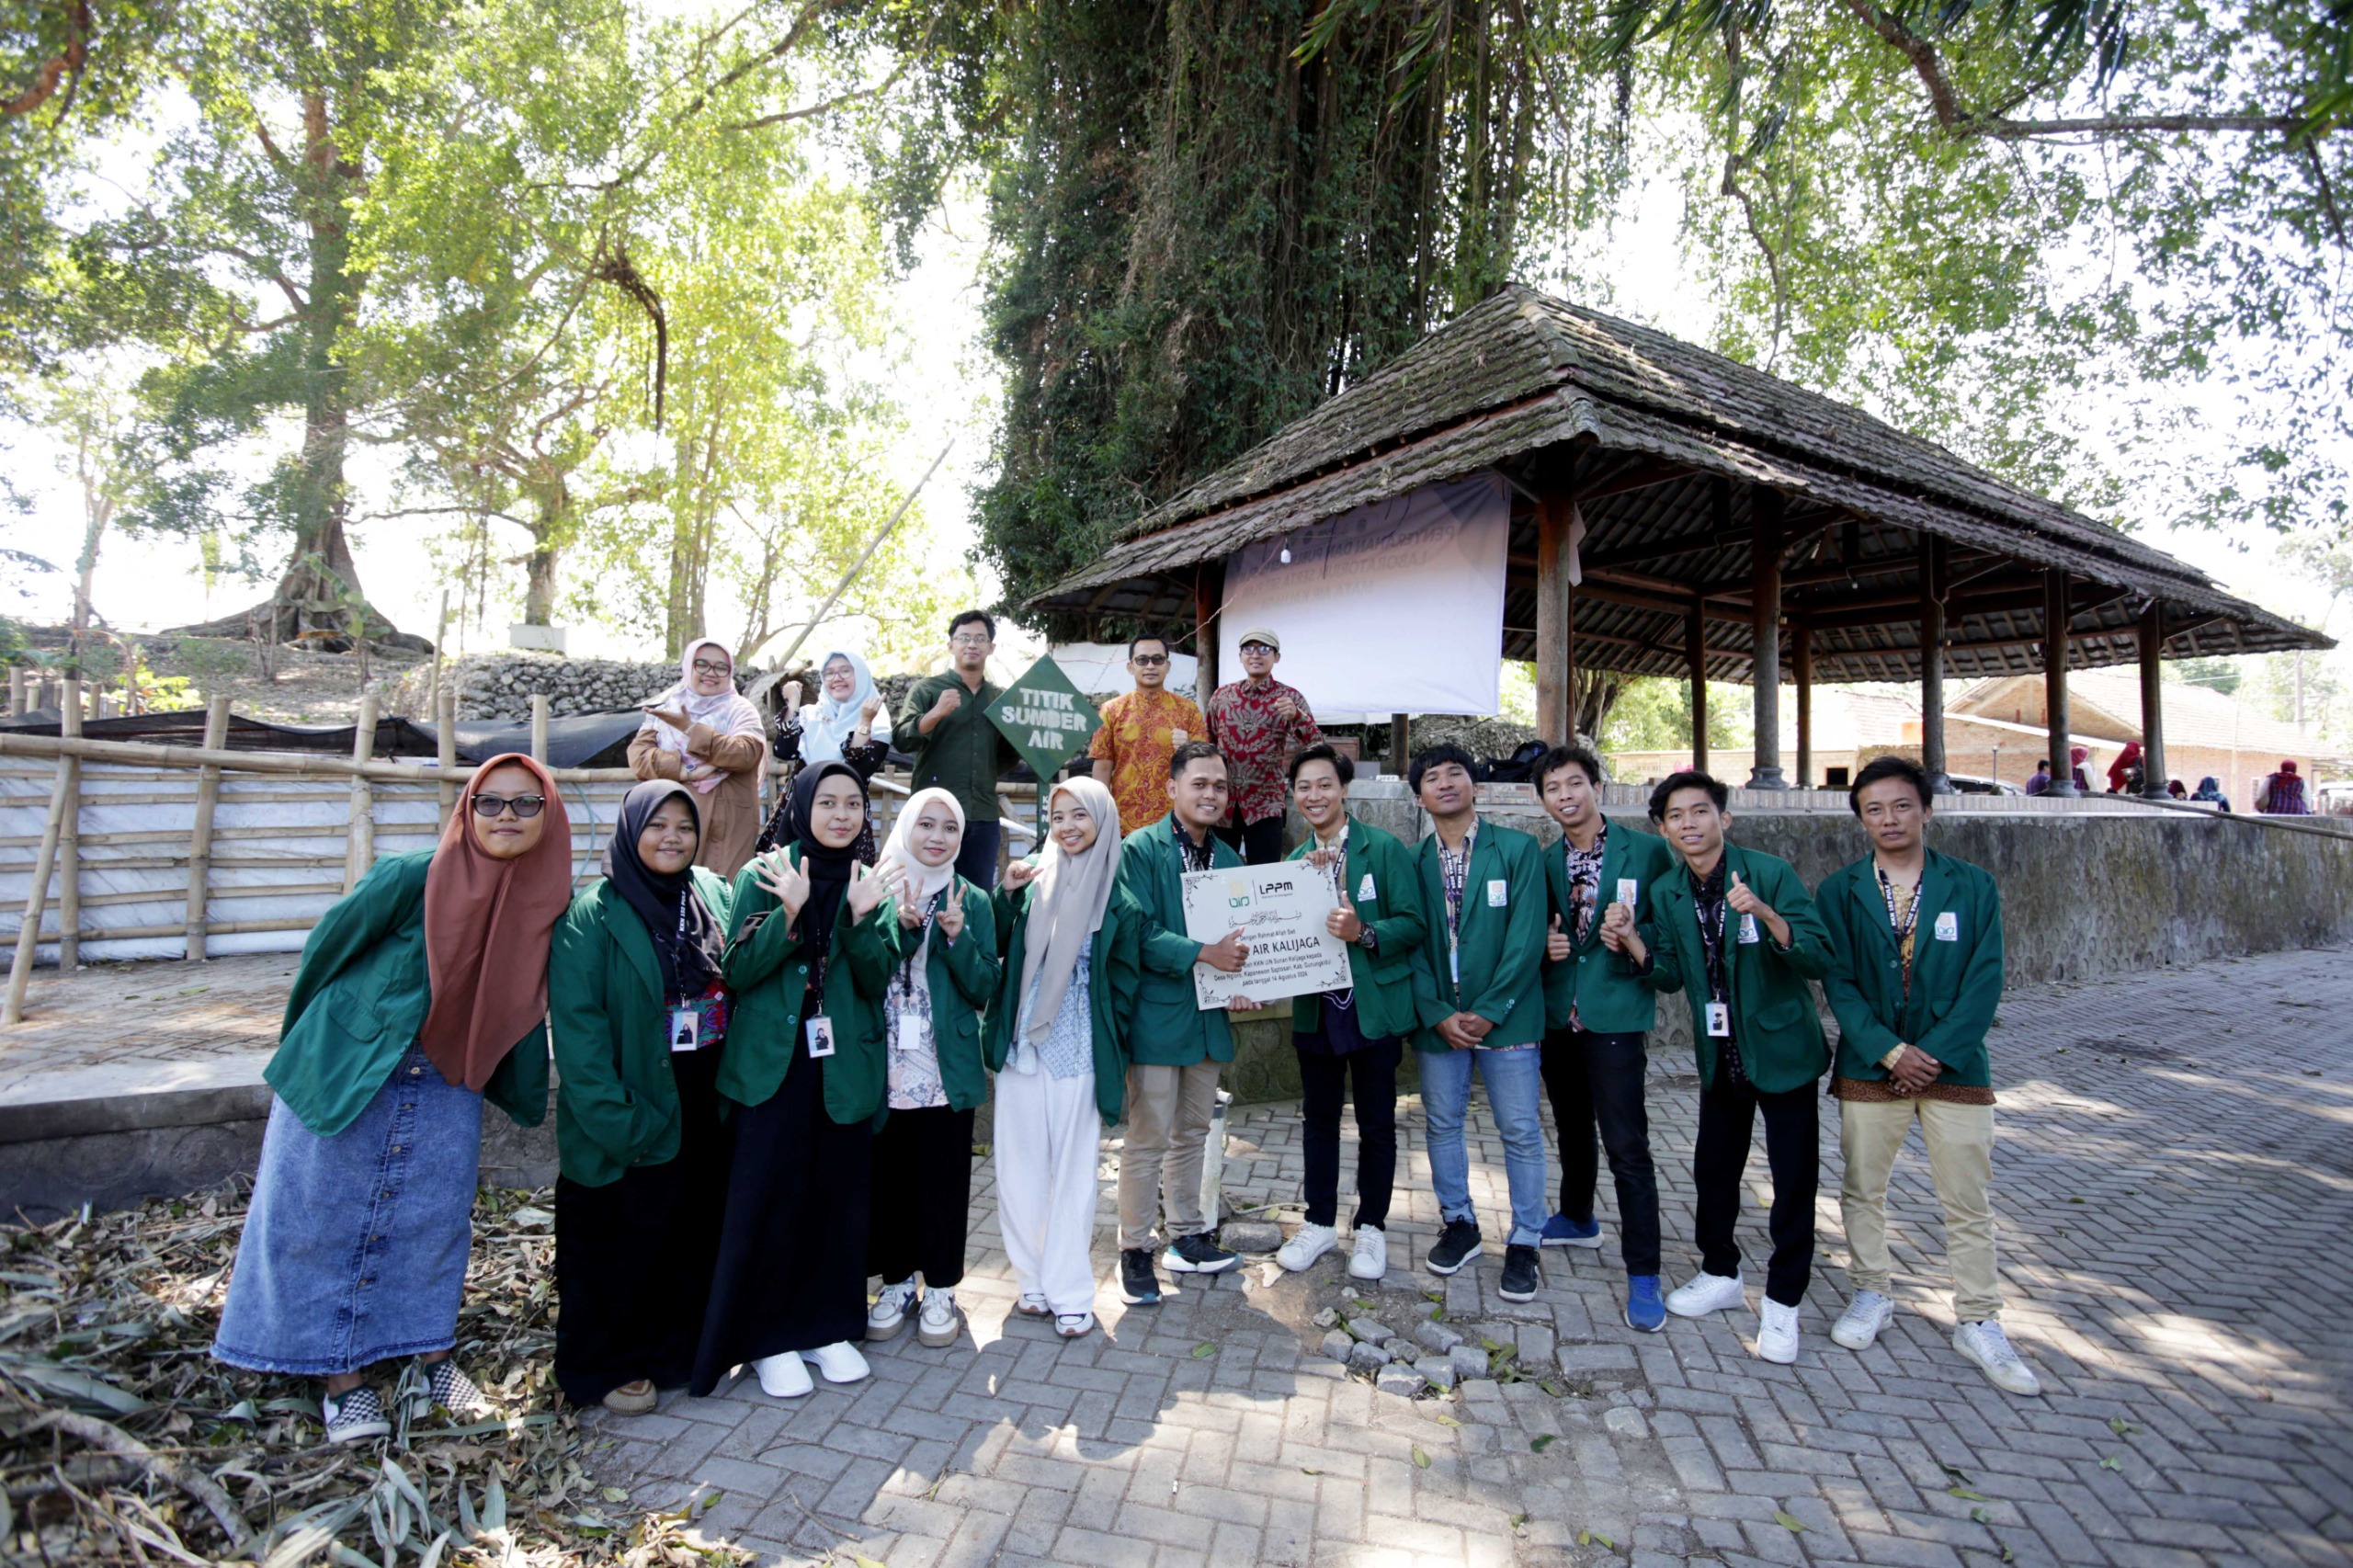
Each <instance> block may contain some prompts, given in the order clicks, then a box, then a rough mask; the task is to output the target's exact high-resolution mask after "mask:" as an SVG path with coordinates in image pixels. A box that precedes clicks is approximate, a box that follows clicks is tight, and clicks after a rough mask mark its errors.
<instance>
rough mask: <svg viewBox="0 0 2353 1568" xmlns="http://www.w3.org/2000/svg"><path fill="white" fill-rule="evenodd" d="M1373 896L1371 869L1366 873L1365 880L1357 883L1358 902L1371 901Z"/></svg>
mask: <svg viewBox="0 0 2353 1568" xmlns="http://www.w3.org/2000/svg"><path fill="white" fill-rule="evenodd" d="M1373 896H1374V895H1373V891H1372V873H1371V872H1370V871H1367V872H1366V873H1365V874H1364V880H1363V881H1359V882H1358V883H1357V902H1358V903H1371V902H1372V900H1373Z"/></svg>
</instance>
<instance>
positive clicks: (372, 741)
mask: <svg viewBox="0 0 2353 1568" xmlns="http://www.w3.org/2000/svg"><path fill="white" fill-rule="evenodd" d="M375 755H376V694H375V693H374V692H372V691H366V692H362V693H360V695H359V722H358V724H357V725H355V726H354V727H353V731H352V737H351V760H352V761H354V762H356V763H359V764H362V765H363V766H364V765H365V764H366V763H367V762H368V760H369V758H370V757H372V756H375ZM343 844H344V848H343V891H344V892H350V891H351V890H352V889H353V888H354V887H356V886H357V885H358V881H359V879H360V878H362V877H364V876H366V875H367V874H368V869H369V867H370V866H373V865H374V864H375V863H376V791H375V790H374V788H373V787H372V786H370V785H369V782H368V775H367V774H366V773H364V772H359V771H357V770H355V771H354V772H353V773H352V775H351V823H350V826H349V827H348V828H347V829H346V830H345V835H344V841H343Z"/></svg>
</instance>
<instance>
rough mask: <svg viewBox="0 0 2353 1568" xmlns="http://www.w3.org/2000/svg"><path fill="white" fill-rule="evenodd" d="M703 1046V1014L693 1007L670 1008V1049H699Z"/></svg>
mask: <svg viewBox="0 0 2353 1568" xmlns="http://www.w3.org/2000/svg"><path fill="white" fill-rule="evenodd" d="M701 1048H702V1014H701V1013H700V1012H699V1011H697V1010H696V1009H695V1008H692V1007H673V1008H671V1009H670V1049H671V1050H673V1051H699V1050H700V1049H701Z"/></svg>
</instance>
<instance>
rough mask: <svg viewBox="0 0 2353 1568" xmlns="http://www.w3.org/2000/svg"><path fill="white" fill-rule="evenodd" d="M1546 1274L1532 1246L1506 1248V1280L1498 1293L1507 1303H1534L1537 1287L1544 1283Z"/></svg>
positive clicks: (1498, 1289) (1498, 1288)
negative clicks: (1539, 1264)
mask: <svg viewBox="0 0 2353 1568" xmlns="http://www.w3.org/2000/svg"><path fill="white" fill-rule="evenodd" d="M1543 1278H1544V1272H1543V1270H1542V1269H1541V1268H1540V1267H1538V1266H1537V1261H1536V1249H1535V1248H1534V1247H1531V1246H1507V1247H1506V1248H1504V1280H1503V1284H1502V1285H1500V1286H1499V1287H1497V1291H1496V1293H1497V1294H1499V1295H1501V1296H1502V1297H1503V1299H1504V1300H1505V1301H1534V1300H1535V1299H1536V1287H1537V1286H1538V1285H1540V1284H1541V1283H1542V1282H1543Z"/></svg>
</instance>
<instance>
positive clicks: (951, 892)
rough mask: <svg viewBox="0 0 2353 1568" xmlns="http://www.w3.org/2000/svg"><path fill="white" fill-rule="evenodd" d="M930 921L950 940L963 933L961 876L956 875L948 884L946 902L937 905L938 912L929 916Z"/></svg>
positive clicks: (962, 881) (962, 884)
mask: <svg viewBox="0 0 2353 1568" xmlns="http://www.w3.org/2000/svg"><path fill="white" fill-rule="evenodd" d="M931 923H932V924H933V925H935V926H938V927H939V934H940V935H941V936H943V937H947V938H948V939H949V941H951V942H952V941H954V940H955V939H956V938H957V937H961V936H962V935H963V934H964V879H963V878H961V877H958V878H957V879H956V880H955V881H951V882H949V884H948V902H947V903H943V904H941V905H940V906H939V913H938V914H937V915H933V916H932V917H931Z"/></svg>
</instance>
